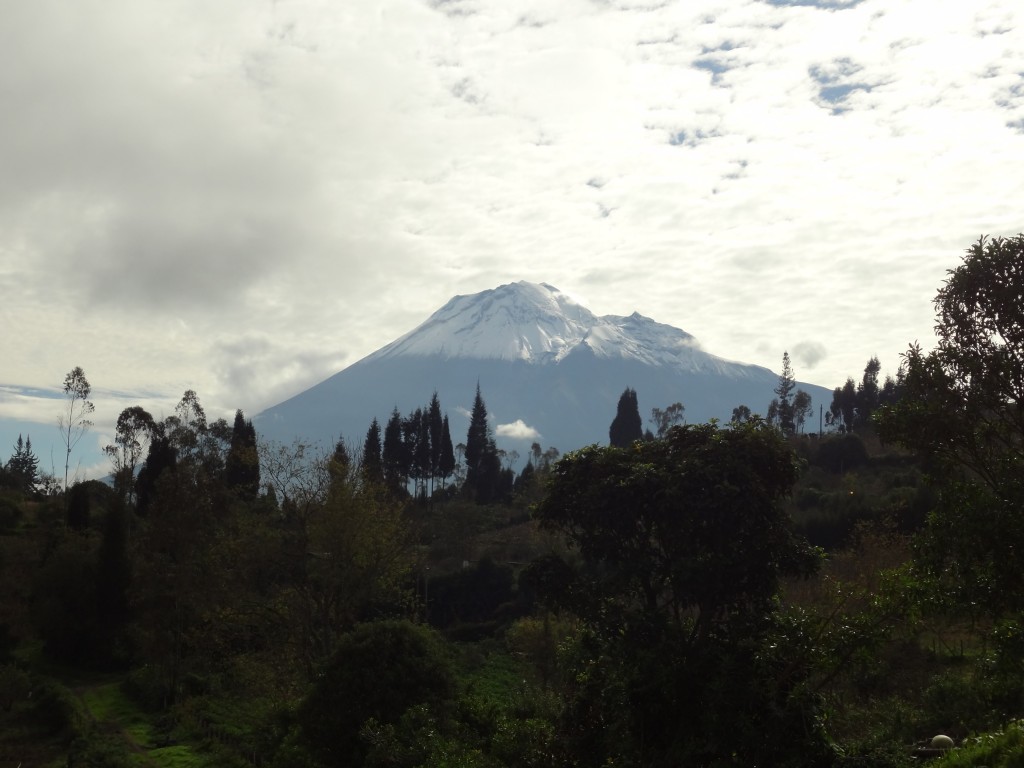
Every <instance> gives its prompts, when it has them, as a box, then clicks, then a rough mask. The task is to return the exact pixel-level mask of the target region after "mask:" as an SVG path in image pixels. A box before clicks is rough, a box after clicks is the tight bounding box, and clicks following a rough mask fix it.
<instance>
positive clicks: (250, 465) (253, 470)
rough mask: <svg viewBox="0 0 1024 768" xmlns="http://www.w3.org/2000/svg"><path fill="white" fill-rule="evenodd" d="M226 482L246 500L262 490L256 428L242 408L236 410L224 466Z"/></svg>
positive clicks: (253, 498) (252, 498) (251, 499)
mask: <svg viewBox="0 0 1024 768" xmlns="http://www.w3.org/2000/svg"><path fill="white" fill-rule="evenodd" d="M224 482H225V484H226V485H227V487H228V488H229V489H230V490H232V491H234V492H235V493H236V494H237V495H238V497H239V498H240V499H242V500H244V501H254V500H255V499H256V497H257V495H259V491H260V460H259V454H258V452H257V449H256V428H255V427H254V426H253V424H252V421H250V420H248V419H246V418H245V415H244V414H243V413H242V411H241V409H239V410H237V411H235V423H234V425H233V426H232V428H231V445H230V447H229V449H228V456H227V460H226V462H225V466H224Z"/></svg>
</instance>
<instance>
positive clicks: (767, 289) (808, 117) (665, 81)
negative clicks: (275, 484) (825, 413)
mask: <svg viewBox="0 0 1024 768" xmlns="http://www.w3.org/2000/svg"><path fill="white" fill-rule="evenodd" d="M0 14H2V19H3V22H2V24H0V110H2V115H3V117H2V119H0V323H2V325H0V338H2V339H3V341H2V348H0V359H2V361H3V362H2V367H0V420H6V421H8V422H11V421H12V420H16V419H19V420H22V421H34V422H40V423H46V424H53V423H54V422H55V421H56V417H57V413H58V412H59V405H60V403H59V402H58V401H56V400H54V399H52V395H53V394H55V393H56V392H57V391H59V389H60V386H61V383H62V382H63V379H64V375H65V374H66V373H67V372H68V371H69V370H70V369H71V368H72V367H74V366H76V365H80V366H82V367H83V368H84V369H85V372H86V374H87V376H88V378H89V380H90V382H91V383H92V385H93V388H94V392H93V395H94V397H93V399H94V400H95V402H96V406H97V412H96V414H95V420H96V422H97V427H96V429H95V434H94V435H92V436H90V438H89V439H90V440H92V441H94V442H96V443H97V444H102V443H104V442H109V441H110V436H111V434H112V424H113V422H114V420H115V419H116V417H117V414H118V413H119V412H120V410H121V408H123V407H124V406H126V405H131V404H135V403H142V404H145V405H147V406H148V407H150V408H152V409H153V410H154V411H155V412H156V413H155V415H161V413H162V414H163V415H166V414H168V413H170V412H171V410H172V409H173V403H174V402H176V401H177V400H178V399H179V398H180V396H181V394H182V393H183V392H184V390H186V389H189V388H191V389H194V390H196V392H197V393H198V394H199V397H200V400H201V401H202V402H203V404H204V405H205V406H206V408H207V410H208V412H210V414H211V415H214V416H220V415H230V414H231V413H232V412H233V411H234V409H235V408H239V407H240V408H243V409H244V410H245V411H246V413H247V414H250V415H254V414H255V413H257V412H258V411H259V410H261V409H263V408H265V407H267V406H269V405H272V404H274V403H276V402H279V401H280V400H282V399H285V398H286V397H289V396H291V395H293V394H295V393H297V392H298V391H300V390H302V389H304V388H306V387H307V386H310V385H312V384H314V383H316V382H318V381H320V380H322V379H324V378H326V377H327V376H328V375H330V374H332V373H334V372H336V371H338V370H340V369H341V368H343V367H345V366H346V365H348V364H350V363H353V362H355V361H356V360H358V359H360V358H362V357H363V356H365V355H367V354H369V353H371V352H373V351H374V350H376V349H377V348H379V347H381V346H383V345H384V344H386V343H388V342H390V341H391V340H393V339H394V338H396V337H397V336H399V335H400V334H402V333H405V332H406V331H408V330H410V329H411V328H412V327H414V326H415V325H417V324H418V323H420V322H422V321H423V320H424V319H425V318H426V317H427V316H428V315H429V314H430V313H431V312H433V311H434V310H436V309H437V308H439V307H440V306H441V305H442V304H443V303H444V302H445V301H447V300H448V299H449V298H450V297H451V296H453V295H455V294H466V293H475V292H478V291H481V290H485V289H488V288H493V287H495V286H497V285H499V284H502V283H505V282H510V281H514V280H519V279H526V280H531V281H536V282H541V281H543V282H548V283H550V284H552V285H554V286H556V287H558V288H559V289H561V290H563V291H565V292H567V293H569V294H572V295H574V296H576V297H577V298H578V299H580V300H581V301H582V302H583V303H584V304H585V305H586V306H587V307H588V308H590V309H591V310H592V311H593V312H595V313H597V314H623V315H625V314H630V313H632V312H633V311H634V310H636V311H639V312H640V313H641V314H644V315H647V316H649V317H651V318H654V319H655V320H657V321H659V322H662V323H668V324H671V325H674V326H677V327H679V328H682V329H684V330H686V331H688V332H689V333H691V334H693V335H695V336H696V337H697V339H698V340H699V341H700V342H701V344H702V346H703V347H704V349H706V350H708V351H710V352H713V353H715V354H717V355H720V356H723V357H727V358H730V359H735V360H741V361H743V362H750V363H758V364H762V365H766V366H769V367H771V368H772V369H773V370H778V368H779V361H780V358H781V356H782V352H783V350H786V349H788V350H789V351H790V353H791V355H792V356H793V361H794V366H795V368H796V373H797V377H798V378H799V379H801V380H805V381H811V382H814V383H818V384H822V385H825V386H828V387H834V386H837V385H839V384H841V383H842V382H843V381H844V380H845V378H846V376H847V375H854V376H859V374H860V372H861V371H862V370H863V367H864V363H865V361H866V360H867V358H869V357H870V356H872V355H878V356H879V357H880V358H881V360H882V365H883V371H888V372H892V371H894V370H895V367H896V365H897V363H898V358H899V354H900V352H902V351H903V350H905V349H906V347H907V345H908V344H909V343H910V342H911V341H914V340H915V339H919V340H921V341H922V342H923V343H925V346H928V345H930V343H931V340H932V338H933V337H932V325H933V323H934V313H933V306H932V303H931V302H932V299H933V298H934V296H935V292H936V289H937V288H938V287H939V285H940V283H941V281H942V279H943V275H944V273H945V270H947V269H950V268H952V267H954V266H956V264H957V263H958V261H959V259H960V256H961V254H962V253H963V251H964V250H965V249H966V248H967V247H968V246H969V245H970V244H971V243H972V242H973V241H975V240H976V239H977V238H978V237H979V235H982V234H994V235H1013V234H1016V233H1018V232H1019V231H1021V230H1022V229H1024V24H1022V21H1024V7H1022V6H1021V4H1020V2H1019V0H998V1H996V0H993V1H991V2H984V1H983V0H978V1H977V2H965V1H964V0H829V1H828V2H826V1H825V0H819V2H816V3H815V2H812V1H811V0H801V1H800V2H786V1H785V0H770V1H768V2H765V1H764V0H718V1H716V0H688V1H687V2H658V1H657V0H622V1H621V2H619V1H616V0H346V2H333V1H328V0H324V1H323V2H314V1H312V0H310V1H308V2H306V1H303V0H294V1H291V0H276V1H270V2H256V1H255V0H244V1H243V0H218V2H216V3H210V2H208V0H201V1H200V0H194V1H191V2H190V1H189V0H178V1H176V2H167V1H166V0H161V1H160V2H156V1H155V0H75V2H74V3H67V2H57V1H56V0H32V2H22V1H21V0H0ZM26 390H27V391H26ZM46 395H50V396H51V397H46ZM41 439H42V438H40V437H36V438H35V442H36V444H38V443H39V442H40V441H41ZM9 453H10V450H8V446H7V445H4V444H0V458H6V457H7V456H8V455H9ZM44 463H47V462H46V461H45V460H44Z"/></svg>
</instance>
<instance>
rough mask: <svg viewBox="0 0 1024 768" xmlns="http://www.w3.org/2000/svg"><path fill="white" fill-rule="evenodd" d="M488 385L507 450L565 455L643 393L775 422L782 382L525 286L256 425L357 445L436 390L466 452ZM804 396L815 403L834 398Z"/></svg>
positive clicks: (511, 287)
mask: <svg viewBox="0 0 1024 768" xmlns="http://www.w3.org/2000/svg"><path fill="white" fill-rule="evenodd" d="M781 353H782V351H781V350H780V353H779V354H780V357H781ZM478 382H479V384H480V388H481V392H482V394H483V396H484V400H485V402H486V403H487V408H488V412H489V414H490V416H491V425H492V428H493V429H494V430H495V431H496V433H497V435H498V439H499V443H501V442H502V439H503V438H505V442H510V441H511V442H515V441H516V440H519V441H521V442H524V443H525V445H526V446H529V445H530V443H531V442H534V441H536V442H541V443H542V444H543V445H545V446H555V447H557V448H559V449H560V450H562V451H565V450H570V449H573V448H578V447H581V446H583V445H586V444H589V443H595V442H607V439H608V425H609V424H610V423H611V420H612V418H613V417H614V415H615V408H616V404H617V402H618V398H619V395H621V393H622V391H623V390H624V389H625V388H626V387H632V388H633V389H635V390H636V391H637V393H638V397H639V401H640V405H641V416H644V415H646V414H648V413H650V409H651V408H654V407H661V408H664V407H666V406H668V405H671V404H672V403H675V402H681V403H683V405H684V406H685V408H686V411H685V414H686V418H687V420H688V421H690V422H699V421H706V420H708V419H710V418H712V417H715V418H718V419H720V420H723V421H724V420H728V419H729V417H730V415H731V413H732V409H733V408H735V407H736V406H737V405H747V406H748V407H749V408H750V409H751V411H753V412H754V413H758V412H760V413H764V412H765V411H766V410H767V407H768V403H769V402H770V401H771V399H772V397H773V396H774V395H773V392H772V390H773V388H774V387H775V385H776V384H777V383H778V376H777V375H776V374H774V373H772V372H771V371H770V370H768V369H767V368H763V367H761V366H754V365H746V364H743V363H737V362H732V361H728V360H725V359H723V358H720V357H716V356H715V355H712V354H710V353H708V352H705V351H703V350H702V349H701V348H700V345H699V344H698V343H697V340H696V339H694V337H693V336H691V335H690V334H688V333H686V332H685V331H682V330H680V329H678V328H674V327H672V326H669V325H665V324H662V323H657V322H655V321H654V320H651V319H650V318H647V317H644V316H643V315H640V314H639V313H635V312H634V313H633V314H632V315H629V316H628V317H620V316H617V315H608V316H604V317H598V316H596V315H594V314H593V313H592V312H591V311H590V310H589V309H587V308H586V307H584V306H582V305H581V304H579V303H578V302H577V301H575V300H574V299H572V298H571V297H570V296H569V295H567V294H565V293H562V292H561V291H559V290H558V289H557V288H554V287H552V286H550V285H547V284H545V283H540V284H536V283H528V282H525V281H520V282H518V283H510V284H507V285H502V286H499V287H497V288H493V289H490V290H486V291H482V292H481V293H477V294H472V295H468V296H456V297H454V298H453V299H451V300H450V301H449V302H448V303H447V304H445V305H444V306H443V307H441V308H440V309H439V310H437V311H436V312H434V313H433V314H432V315H431V316H430V317H429V318H428V319H427V320H426V321H424V322H423V323H422V324H420V325H419V326H418V327H416V328H414V329H413V330H411V331H410V332H409V333H407V334H405V335H404V336H401V337H400V338H398V339H396V340H395V341H393V342H391V343H390V344H388V345H387V346H385V347H382V348H381V349H379V350H377V351H376V352H374V353H373V354H371V355H368V356H367V357H365V358H363V359H362V360H360V361H359V362H357V363H355V364H353V365H351V366H349V367H348V368H346V369H344V370H343V371H341V372H339V373H337V374H335V375H334V376H332V377H331V378H329V379H327V380H325V381H323V382H321V383H320V384H317V385H316V386H314V387H312V388H311V389H308V390H306V391H305V392H303V393H301V394H299V395H296V396H295V397H293V398H291V399H290V400H287V401H285V402H284V403H281V404H279V405H277V406H274V407H272V408H269V409H267V410H266V411H264V412H263V413H261V414H259V415H258V416H257V417H256V419H255V422H256V425H257V428H258V429H259V430H260V431H261V432H262V433H263V435H264V437H265V438H270V439H274V440H291V439H292V438H294V437H300V438H303V439H307V440H315V441H322V442H324V443H326V444H329V443H330V442H332V441H334V440H336V439H337V438H338V437H339V436H344V437H345V438H346V439H348V440H350V441H352V442H353V443H358V442H361V441H362V439H363V437H364V436H365V434H366V430H367V428H368V427H369V425H370V422H371V420H372V419H373V418H377V420H378V421H379V422H381V423H382V424H383V423H384V422H385V421H387V419H388V417H389V415H390V414H391V412H392V409H394V408H398V410H399V411H400V412H401V413H402V414H403V415H405V414H406V413H408V412H410V411H412V410H415V409H416V408H417V407H422V406H424V405H425V404H426V403H427V402H428V401H429V399H430V397H431V395H432V393H433V392H434V391H437V393H438V396H439V398H440V401H441V405H442V408H444V409H445V410H446V411H447V412H448V414H449V416H450V417H451V428H452V436H453V439H455V440H456V442H458V440H459V439H460V437H461V431H462V430H463V429H465V426H466V424H468V420H467V421H466V422H465V424H464V423H463V416H462V414H468V412H469V408H470V406H471V404H472V401H473V396H474V394H475V391H476V385H477V383H478ZM801 387H802V388H803V389H805V390H806V391H807V392H809V393H810V394H811V395H812V397H813V398H814V402H815V404H816V405H817V404H818V403H821V402H823V398H825V397H830V396H831V393H830V392H828V391H827V390H825V389H823V388H821V387H816V386H813V385H801ZM816 426H817V425H816V424H815V427H816Z"/></svg>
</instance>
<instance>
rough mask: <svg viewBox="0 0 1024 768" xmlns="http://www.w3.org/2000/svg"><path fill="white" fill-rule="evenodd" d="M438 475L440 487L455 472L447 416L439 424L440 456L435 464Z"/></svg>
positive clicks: (453, 452) (453, 451)
mask: <svg viewBox="0 0 1024 768" xmlns="http://www.w3.org/2000/svg"><path fill="white" fill-rule="evenodd" d="M437 469H438V474H439V475H440V476H441V487H442V488H444V484H445V482H446V481H447V480H448V478H449V477H451V474H452V472H454V471H455V448H454V446H452V433H451V430H450V429H449V428H448V414H447V413H446V414H445V415H444V420H443V421H442V422H441V456H440V459H439V460H438V464H437Z"/></svg>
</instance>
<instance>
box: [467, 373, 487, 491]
mask: <svg viewBox="0 0 1024 768" xmlns="http://www.w3.org/2000/svg"><path fill="white" fill-rule="evenodd" d="M489 437H490V435H489V434H488V430H487V406H486V405H484V399H483V397H481V395H480V383H479V382H477V385H476V397H475V398H474V400H473V410H472V411H471V412H470V416H469V430H468V431H467V432H466V488H467V489H468V490H469V491H471V492H474V493H475V492H476V489H477V484H478V482H479V476H480V466H481V463H482V461H483V457H484V453H485V452H486V451H487V442H488V439H489Z"/></svg>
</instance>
